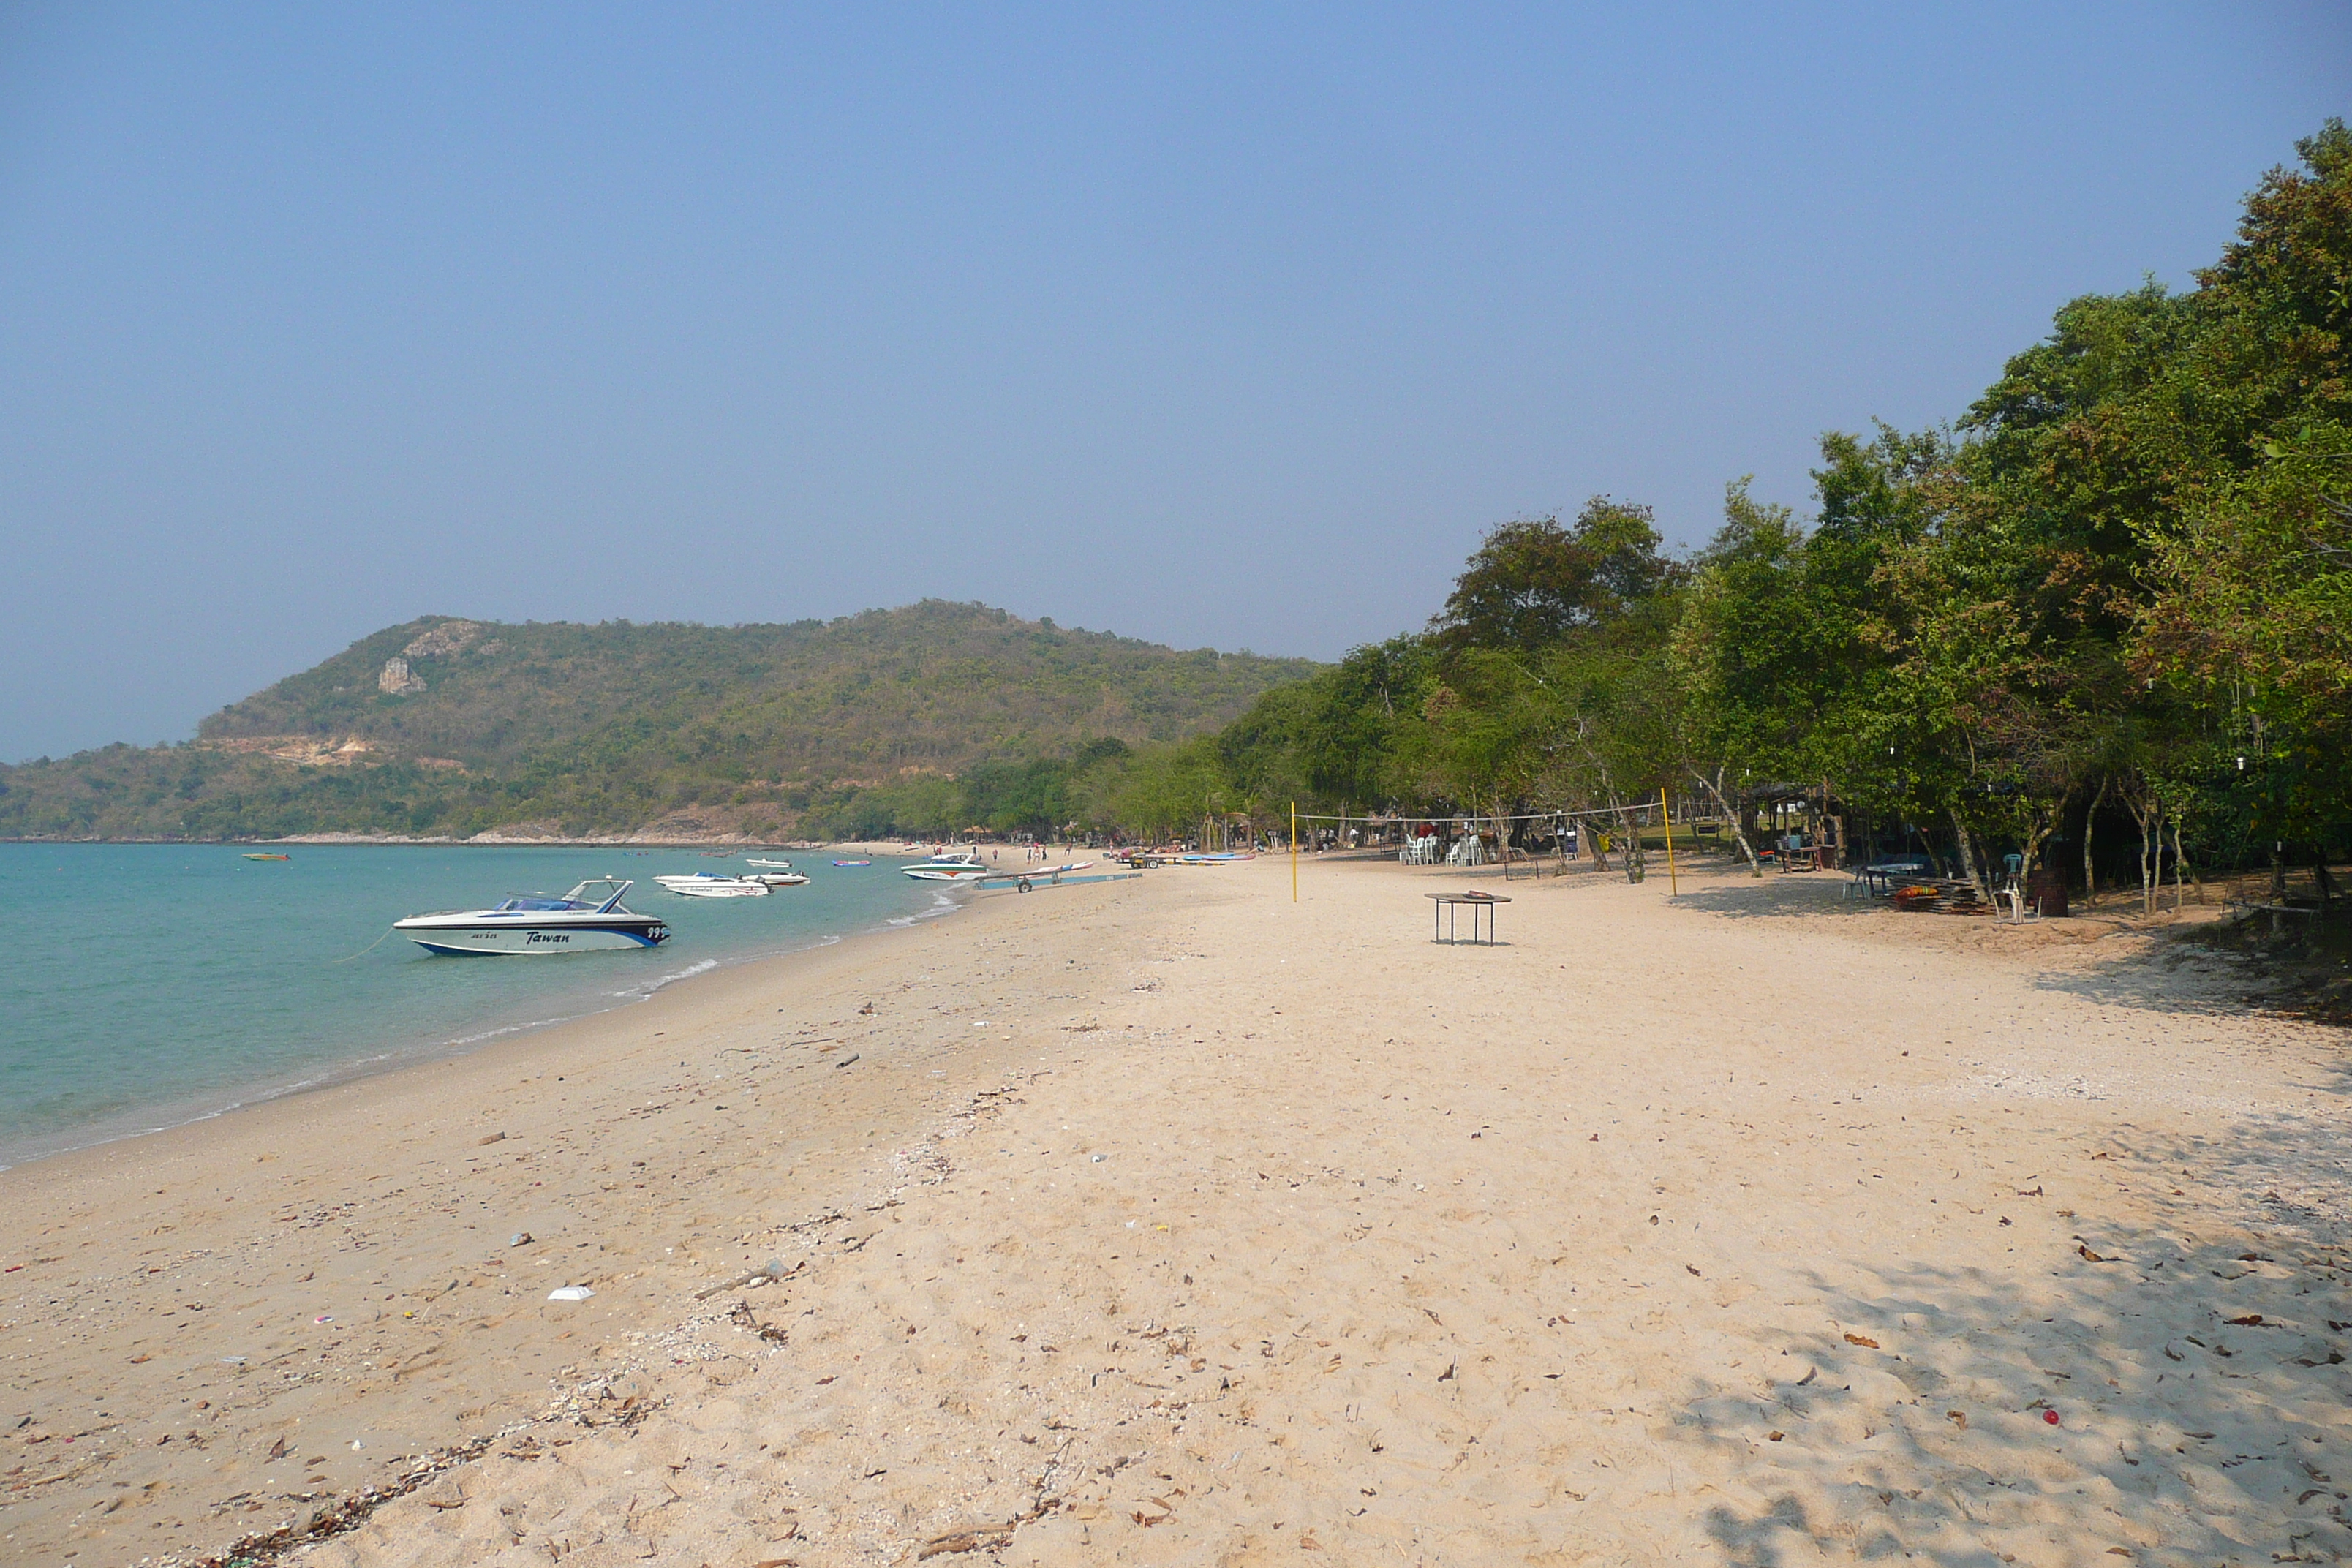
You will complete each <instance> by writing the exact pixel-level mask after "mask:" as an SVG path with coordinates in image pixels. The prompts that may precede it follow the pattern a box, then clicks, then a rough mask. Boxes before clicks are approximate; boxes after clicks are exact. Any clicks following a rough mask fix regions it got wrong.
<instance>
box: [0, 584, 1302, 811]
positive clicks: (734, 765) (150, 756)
mask: <svg viewBox="0 0 2352 1568" xmlns="http://www.w3.org/2000/svg"><path fill="white" fill-rule="evenodd" d="M395 659H397V660H401V661H403V662H404V665H405V667H406V669H407V673H408V681H409V683H410V685H411V687H412V689H407V690H404V691H401V692H398V693H394V692H391V691H388V690H386V689H384V688H385V686H386V685H387V684H388V683H389V684H399V682H398V681H397V680H396V679H394V677H395V675H396V670H397V667H394V668H391V669H388V668H387V665H388V661H392V660H395ZM1315 668H1316V667H1315V666H1314V665H1313V664H1311V663H1309V662H1307V661H1306V660H1303V659H1270V658H1259V657H1257V656H1255V655H1251V654H1246V653H1243V654H1221V653H1217V652H1215V651H1213V650H1209V649H1201V650H1196V651H1192V652H1178V651H1176V650H1173V649H1170V648H1164V647H1156V646H1153V645H1151V644H1148V643H1141V642H1137V641H1134V640H1132V639H1129V638H1125V637H1113V636H1110V635H1108V634H1105V633H1097V632H1085V631H1078V630H1075V629H1071V628H1064V627H1056V626H1050V625H1048V624H1046V623H1044V622H1036V623H1031V622H1025V621H1021V620H1018V619H1015V618H1014V617H1013V616H1008V615H1006V614H1004V613H1003V611H999V610H992V609H988V608H986V607H984V606H981V605H952V604H944V603H940V602H938V601H926V602H925V603H922V604H919V605H911V606H908V607H907V608H904V609H898V610H877V611H870V612H868V613H866V614H864V615H860V616H847V617H845V618H844V619H841V620H837V621H832V622H816V621H802V622H797V623H793V624H792V625H789V626H731V627H713V626H677V625H664V626H633V625H630V624H628V623H626V622H618V623H611V624H606V625H602V626H576V625H570V624H564V623H539V622H533V623H530V624H528V625H523V626H499V625H488V624H478V623H473V622H467V621H456V620H448V619H445V618H439V617H433V618H427V619H425V620H420V621H415V622H411V623H409V624H407V625H405V626H394V627H390V628H387V629H386V630H384V631H381V632H377V633H375V634H373V635H372V636H370V637H365V638H362V640H361V641H359V642H358V643H355V644H353V645H352V647H350V648H348V649H346V650H345V651H344V652H342V653H341V654H339V655H337V656H336V657H334V658H331V659H328V660H327V661H326V662H324V663H323V664H320V666H318V667H317V668H313V669H310V670H307V671H305V672H303V673H302V674H300V675H297V676H293V677H290V678H289V679H286V680H283V681H280V682H278V684H277V685H276V686H273V687H271V688H269V689H268V690H266V691H262V692H259V693H257V694H256V695H255V696H253V697H250V698H247V700H244V701H242V702H238V703H235V704H232V705H231V706H229V707H227V708H226V709H223V710H221V711H220V712H219V713H216V714H215V715H213V716H212V717H211V718H210V719H207V720H206V721H205V722H204V724H203V726H202V727H201V729H200V731H199V739H198V740H197V741H196V742H194V743H193V744H190V745H184V746H171V747H158V748H153V749H151V750H141V749H137V748H132V747H109V748H104V749H102V750H100V751H98V752H87V753H84V754H83V755H81V756H79V757H73V758H68V759H66V760H64V761H63V762H58V763H28V764H26V766H23V767H19V768H0V835H5V836H9V837H268V836H277V835H282V834H289V833H319V832H347V833H383V834H396V835H412V834H413V835H449V836H453V837H469V836H471V835H473V834H476V833H479V832H481V831H483V830H485V829H488V828H491V827H497V826H508V825H513V824H519V823H531V824H537V825H541V826H543V827H553V828H556V829H559V830H561V831H562V832H565V833H568V834H574V835H589V834H603V833H625V832H629V831H633V830H635V829H636V828H638V827H641V826H645V825H646V824H648V823H651V822H655V821H658V820H660V819H662V818H664V817H666V816H671V815H672V814H678V813H685V814H689V815H691V816H694V818H695V819H696V820H698V821H700V822H703V823H705V824H717V825H719V826H738V827H741V828H744V829H745V830H747V831H753V832H762V833H768V834H772V835H781V834H782V833H784V832H786V831H788V830H793V829H796V828H798V829H801V830H805V831H820V830H841V831H847V830H852V829H854V830H857V831H871V832H874V833H883V832H897V833H908V834H924V835H931V834H940V833H948V832H954V831H959V830H961V829H962V828H963V827H966V826H971V825H973V824H974V823H978V824H980V825H981V826H992V827H994V828H996V829H997V830H999V831H1036V830H1042V829H1044V828H1045V827H1047V826H1056V827H1057V826H1062V825H1063V824H1065V823H1066V822H1068V821H1069V820H1071V815H1070V814H1071V813H1072V811H1073V810H1074V809H1075V808H1074V805H1073V802H1072V799H1071V797H1070V795H1069V788H1070V783H1071V780H1072V779H1074V778H1075V777H1076V774H1077V773H1079V772H1081V771H1083V769H1084V768H1086V767H1087V766H1090V765H1097V764H1099V763H1100V762H1101V761H1102V760H1103V759H1104V757H1106V756H1108V755H1116V754H1118V752H1121V751H1122V750H1123V749H1124V748H1126V747H1129V746H1133V745H1140V744H1149V743H1151V742H1173V741H1177V740H1181V739H1183V738H1185V737H1188V736H1191V735H1194V734H1198V733H1201V732H1202V731H1208V730H1212V729H1214V728H1215V727H1216V726H1218V725H1220V724H1222V723H1224V722H1226V721H1230V720H1232V719H1234V717H1236V716H1237V715H1238V714H1240V713H1241V712H1242V711H1243V710H1244V709H1245V708H1246V707H1247V706H1248V705H1249V704H1250V703H1251V702H1252V701H1253V700H1255V699H1256V698H1257V697H1258V696H1259V695H1260V694H1261V693H1263V692H1265V690H1266V689H1269V688H1271V687H1275V686H1276V685H1279V684H1281V683H1283V682H1285V681H1290V680H1296V679H1298V678H1299V677H1301V676H1305V675H1307V674H1309V673H1310V672H1312V671H1313V670H1314V669H1315ZM353 742H358V743H360V744H362V745H363V746H365V747H367V748H371V749H369V750H365V751H362V752H353V751H350V750H339V749H340V748H346V747H348V746H350V745H351V744H352V743H353ZM306 750H307V751H308V752H311V753H314V754H317V753H321V752H322V751H323V752H331V753H332V756H331V760H324V761H310V762H305V761H302V760H299V759H301V758H302V756H303V753H304V752H305V751H306ZM269 752H275V753H278V754H277V755H270V754H267V753H269ZM354 757H358V758H359V759H361V760H359V761H356V762H354V761H352V758H354ZM289 759H296V760H289Z"/></svg>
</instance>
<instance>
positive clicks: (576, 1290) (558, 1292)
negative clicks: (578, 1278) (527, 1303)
mask: <svg viewBox="0 0 2352 1568" xmlns="http://www.w3.org/2000/svg"><path fill="white" fill-rule="evenodd" d="M595 1294H596V1292H595V1291H593V1290H591V1289H588V1287H587V1286H585V1285H562V1286H559V1287H557V1288H556V1289H552V1290H550V1291H549V1292H548V1293H547V1299H548V1300H551V1301H585V1300H588V1299H589V1298H590V1297H592V1296H593V1295H595Z"/></svg>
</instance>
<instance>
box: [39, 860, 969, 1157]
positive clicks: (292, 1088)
mask: <svg viewBox="0 0 2352 1568" xmlns="http://www.w3.org/2000/svg"><path fill="white" fill-rule="evenodd" d="M16 842H23V841H16ZM108 842H110V843H112V842H123V843H128V842H132V841H129V840H121V841H114V840H110V841H108ZM140 842H142V843H143V842H146V841H140ZM415 842H416V843H417V844H418V845H419V846H424V845H425V841H422V840H419V841H415ZM338 844H339V847H340V841H338ZM362 847H364V846H362ZM429 847H448V846H446V845H432V846H429ZM483 847H505V848H527V847H532V846H530V845H524V844H509V845H504V846H488V845H486V846H483ZM550 847H557V846H550ZM803 853H805V851H803ZM961 907H962V905H961V903H958V904H957V905H956V906H955V908H940V907H938V906H932V907H928V908H925V909H922V910H916V911H914V912H912V913H910V914H908V915H904V916H892V917H887V918H886V919H884V920H883V921H881V922H880V923H879V924H877V925H873V926H868V927H863V928H859V929H856V930H851V931H833V932H826V933H823V934H821V935H818V936H815V937H813V938H811V939H809V940H808V942H806V943H805V944H804V945H802V946H798V947H793V948H787V949H784V950H782V951H781V952H759V953H754V954H751V955H750V956H745V957H724V958H722V957H708V956H706V957H703V958H700V959H698V960H693V961H690V962H688V963H687V966H686V967H685V968H684V969H682V970H679V971H677V973H669V974H664V975H661V976H658V977H656V978H654V979H653V980H651V981H649V982H645V983H641V984H631V985H629V986H627V987H625V988H624V989H622V990H620V991H613V992H600V993H598V995H601V996H602V997H603V998H604V1003H605V1005H584V1006H583V1007H582V1009H581V1010H580V1011H576V1012H572V1013H566V1014H563V1015H562V1016H557V1017H551V1018H542V1019H533V1020H530V1021H527V1022H516V1023H502V1024H492V1023H490V1022H489V1021H488V1020H487V1019H478V1020H474V1021H473V1022H472V1023H470V1024H468V1025H467V1027H468V1028H478V1029H479V1031H480V1032H478V1033H469V1034H466V1035H462V1036H459V1037H456V1038H450V1039H434V1040H424V1039H415V1038H412V1039H408V1040H405V1041H402V1042H400V1043H396V1044H391V1045H386V1046H384V1047H382V1048H380V1049H377V1050H375V1051H374V1052H373V1054H370V1055H366V1056H360V1057H349V1056H346V1057H342V1058H336V1059H334V1060H331V1061H323V1062H321V1063H320V1064H318V1065H316V1066H315V1067H314V1068H311V1069H310V1070H309V1071H308V1072H307V1074H306V1075H305V1076H302V1077H299V1078H297V1079H293V1080H292V1081H290V1082H289V1081H287V1080H286V1079H284V1078H283V1077H278V1078H268V1077H263V1078H256V1079H250V1080H248V1081H246V1082H242V1083H238V1084H234V1085H230V1086H226V1087H223V1088H221V1089H217V1090H213V1091H207V1092H206V1093H205V1094H201V1095H197V1096H194V1097H191V1098H188V1099H184V1100H177V1101H164V1102H161V1103H158V1104H155V1105H150V1106H145V1107H142V1108H138V1109H135V1110H124V1111H121V1112H117V1113H113V1114H110V1115H108V1116H106V1117H102V1118H100V1119H97V1120H95V1121H89V1122H86V1123H83V1124H81V1125H79V1126H76V1127H72V1128H68V1129H63V1130H59V1131H55V1132H52V1133H47V1134H44V1135H41V1136H37V1137H32V1138H27V1139H25V1140H24V1141H22V1142H18V1143H15V1144H11V1145H0V1173H6V1172H9V1171H16V1170H21V1169H24V1168H25V1167H26V1166H28V1165H34V1164H37V1163H41V1162H43V1161H47V1160H53V1159H57V1158H59V1157H61V1156H65V1155H69V1154H75V1153H79V1152H86V1151H89V1150H92V1149H100V1148H106V1147H109V1146H111V1145H114V1144H118V1143H122V1142H131V1141H134V1140H137V1139H141V1138H145V1137H150V1136H153V1135H155V1134H158V1133H163V1132H170V1131H176V1130H179V1129H182V1128H186V1127H193V1126H197V1125H201V1124H203V1123H205V1122H210V1121H218V1120H220V1119H221V1118H224V1117H230V1116H235V1115H236V1114H238V1113H240V1112H243V1111H246V1110H253V1109H257V1108H258V1107H262V1106H267V1105H274V1104H278V1103H279V1102H281V1101H284V1100H290V1099H294V1098H297V1097H299V1096H301V1095H305V1094H309V1093H312V1092H315V1091H317V1090H320V1089H334V1088H339V1087H341V1086H344V1085H348V1084H353V1083H360V1082H364V1081H366V1080H367V1079H373V1078H379V1077H382V1076H383V1075H385V1074H388V1073H399V1072H404V1071H406V1070H408V1069H409V1068H417V1067H424V1066H427V1065H429V1064H431V1063H434V1062H439V1061H449V1060H456V1059H458V1058H464V1057H467V1056H469V1055H472V1054H473V1053H475V1052H476V1051H478V1050H482V1049H485V1048H487V1047H489V1046H491V1045H493V1044H495V1043H497V1042H499V1041H501V1040H507V1039H511V1038H520V1037H525V1036H529V1035H532V1034H537V1033H541V1032H543V1031H545V1030H548V1029H552V1028H561V1027H562V1026H565V1025H568V1024H574V1023H578V1022H581V1021H583V1020H585V1019H590V1018H595V1017H601V1016H604V1015H606V1014H610V1013H615V1012H623V1011H625V1010H627V1009H628V1008H630V1007H632V1006H635V1005H637V1004H638V1003H641V1002H646V1001H649V1000H651V999H652V998H653V997H654V996H656V995H659V994H661V993H663V992H665V991H667V990H669V989H670V988H671V987H673V986H676V985H680V984H688V983H690V982H693V981H697V980H701V979H703V978H705V977H707V976H709V975H711V974H714V973H722V972H725V971H728V970H731V969H737V968H740V967H742V966H744V965H746V964H755V963H769V962H772V961H777V960H782V959H790V958H794V957H798V956H799V955H801V954H803V953H805V952H815V951H819V950H822V949H824V948H827V947H832V946H835V945H838V944H840V943H842V942H854V941H856V940H858V939H859V938H861V937H868V936H879V935H883V934H886V933H887V932H888V931H894V930H900V929H904V928H905V927H907V926H909V925H915V924H922V923H928V922H929V921H933V920H937V919H940V918H942V917H944V916H946V915H949V914H952V913H954V912H956V910H957V909H960V908H961ZM648 956H658V955H648ZM677 956H678V957H679V958H680V959H683V958H684V955H683V954H680V955H677Z"/></svg>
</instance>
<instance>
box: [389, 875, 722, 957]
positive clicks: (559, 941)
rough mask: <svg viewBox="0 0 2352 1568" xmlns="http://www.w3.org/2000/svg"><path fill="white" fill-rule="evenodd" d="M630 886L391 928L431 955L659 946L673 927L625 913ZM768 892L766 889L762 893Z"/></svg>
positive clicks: (607, 882)
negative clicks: (438, 953)
mask: <svg viewBox="0 0 2352 1568" xmlns="http://www.w3.org/2000/svg"><path fill="white" fill-rule="evenodd" d="M630 887H631V884H630V883H629V882H627V881H625V880H624V879H621V878H617V877H595V878H592V879H589V880H587V881H585V882H583V883H581V884H580V885H579V886H578V887H576V888H574V889H572V890H571V891H570V892H568V893H566V894H564V895H563V896H562V898H560V899H558V898H553V897H551V896H550V895H548V894H546V893H520V894H517V895H516V896H514V897H513V898H510V899H507V900H503V901H501V902H500V903H499V904H497V905H496V906H494V907H493V908H490V909H487V910H439V911H437V912H436V913H433V914H425V915H410V916H409V917H408V918H407V919H406V920H401V921H393V922H392V929H393V930H394V931H399V932H400V933H401V934H402V935H404V936H405V937H407V938H408V939H409V940H410V941H411V942H415V943H416V945H417V946H419V947H421V948H423V949H425V951H426V952H441V953H465V954H473V953H482V954H495V955H511V954H515V953H537V952H598V951H610V950H612V949H615V948H651V947H658V946H660V945H661V944H662V943H663V942H667V941H668V940H669V928H668V927H667V926H666V925H664V924H662V922H661V921H660V919H659V918H658V917H656V916H654V915H641V914H638V913H637V912H636V911H635V910H629V909H625V908H623V907H622V904H621V895H622V894H624V893H625V892H627V891H628V890H629V889H630ZM764 890H765V889H762V891H764Z"/></svg>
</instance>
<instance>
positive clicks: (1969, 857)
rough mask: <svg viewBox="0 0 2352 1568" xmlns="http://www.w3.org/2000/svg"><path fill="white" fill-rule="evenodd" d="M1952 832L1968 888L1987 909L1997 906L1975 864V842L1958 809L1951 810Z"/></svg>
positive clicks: (1981, 873)
mask: <svg viewBox="0 0 2352 1568" xmlns="http://www.w3.org/2000/svg"><path fill="white" fill-rule="evenodd" d="M1951 817H1952V831H1953V833H1954V834H1955V835H1957V836H1958V838H1959V841H1960V863H1961V864H1962V865H1963V866H1965V867H1967V868H1968V873H1969V887H1971V888H1974V889H1976V890H1977V897H1978V898H1979V899H1981V900H1984V906H1985V908H1987V909H1989V910H1990V909H1994V908H1997V906H1996V905H1995V904H1994V903H1993V901H1992V889H1990V888H1989V887H1987V886H1985V876H1984V868H1983V867H1981V866H1979V865H1978V864H1977V841H1976V840H1975V839H1974V838H1972V837H1969V825H1968V824H1967V823H1966V822H1964V821H1962V820H1961V818H1960V811H1959V807H1958V806H1954V807H1953V808H1952V810H1951Z"/></svg>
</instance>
